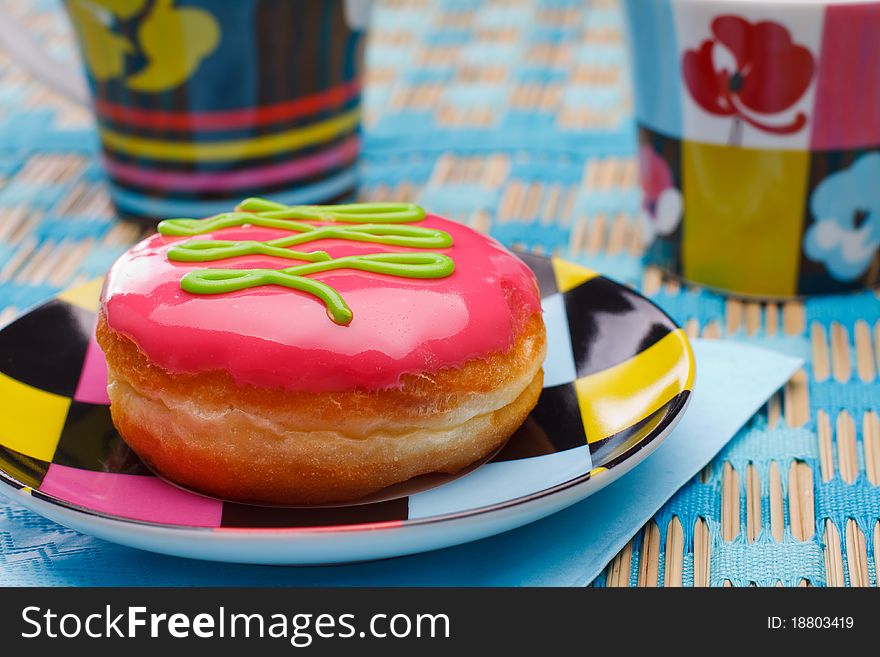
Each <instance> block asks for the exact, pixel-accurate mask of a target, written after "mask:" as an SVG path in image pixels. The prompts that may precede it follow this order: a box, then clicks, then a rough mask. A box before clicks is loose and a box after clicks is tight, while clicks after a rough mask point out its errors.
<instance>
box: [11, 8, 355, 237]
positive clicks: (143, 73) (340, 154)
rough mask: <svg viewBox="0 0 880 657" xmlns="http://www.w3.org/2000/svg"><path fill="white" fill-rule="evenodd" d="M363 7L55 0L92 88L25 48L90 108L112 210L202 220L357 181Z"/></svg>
mask: <svg viewBox="0 0 880 657" xmlns="http://www.w3.org/2000/svg"><path fill="white" fill-rule="evenodd" d="M369 4H370V2H369V0H296V1H278V0H65V2H64V6H65V8H66V9H67V14H68V16H69V18H70V22H71V24H72V27H73V30H74V33H75V35H76V40H77V44H78V46H79V51H80V54H81V56H82V60H83V64H84V68H85V71H86V77H87V80H88V89H89V91H90V93H88V92H86V93H80V92H79V91H78V89H77V88H76V78H77V77H78V76H77V75H76V72H75V71H68V70H66V69H64V68H63V67H62V66H61V64H59V63H52V62H51V61H49V59H50V58H47V57H45V56H43V57H42V59H41V53H39V52H36V50H37V49H36V48H34V47H30V48H29V49H28V48H25V51H26V52H25V54H24V56H23V57H22V59H24V60H26V62H25V63H27V62H28V61H30V62H31V63H33V62H36V63H37V64H35V65H32V68H33V69H38V70H37V71H36V72H37V73H38V74H41V76H42V77H44V78H46V79H47V80H48V81H49V82H50V83H53V82H54V83H55V87H56V88H58V89H60V90H62V91H67V92H68V94H69V95H71V96H73V97H83V100H84V102H88V103H90V104H91V106H92V107H93V109H94V113H95V117H96V119H97V123H98V130H99V135H100V139H101V146H102V154H103V163H104V167H105V170H106V172H107V176H108V179H109V182H110V189H111V195H112V198H113V201H114V203H115V205H116V208H117V209H118V211H119V213H120V214H121V215H123V216H127V217H134V218H139V219H147V220H157V219H162V218H166V217H178V216H185V217H202V216H206V215H210V214H214V213H217V212H221V211H226V210H229V209H230V207H231V205H232V204H233V203H234V202H235V201H236V200H240V199H242V198H245V197H248V196H266V197H269V198H272V199H275V200H278V201H281V202H284V203H290V204H312V203H327V202H333V201H337V200H344V199H347V198H349V197H350V196H351V195H352V194H353V192H354V189H355V186H356V182H357V174H356V162H357V158H358V152H359V146H360V138H359V128H360V95H361V72H362V68H363V66H362V60H363V43H362V42H363V28H364V27H365V26H364V23H365V22H366V16H367V13H368V11H369ZM4 22H7V26H6V28H7V29H6V30H4V32H6V33H7V36H8V33H9V32H10V31H11V30H10V29H9V27H10V26H9V24H8V21H5V20H4ZM12 39H13V41H15V40H16V37H15V35H12ZM7 40H9V39H8V38H7ZM13 45H15V43H13ZM19 45H20V44H19ZM19 52H21V48H19Z"/></svg>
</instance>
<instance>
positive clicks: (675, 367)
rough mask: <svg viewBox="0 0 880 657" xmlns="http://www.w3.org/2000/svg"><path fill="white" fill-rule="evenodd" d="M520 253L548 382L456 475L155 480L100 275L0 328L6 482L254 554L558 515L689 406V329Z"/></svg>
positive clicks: (58, 506)
mask: <svg viewBox="0 0 880 657" xmlns="http://www.w3.org/2000/svg"><path fill="white" fill-rule="evenodd" d="M523 258H524V259H525V260H526V261H527V262H528V264H529V265H530V266H531V267H532V269H533V270H534V271H535V273H536V275H537V278H538V282H539V284H540V287H541V295H542V303H543V308H544V317H545V320H546V324H547V332H548V355H547V359H546V361H545V363H544V370H545V381H544V389H543V392H542V394H541V398H540V400H539V402H538V405H537V406H536V408H535V409H534V410H533V411H532V413H531V415H530V416H529V418H528V419H527V421H526V422H525V424H524V425H523V426H522V427H521V428H520V429H519V430H518V431H517V433H516V434H514V436H513V437H512V438H511V439H510V441H509V442H508V443H507V445H506V446H505V447H504V448H503V449H502V450H501V451H499V452H498V453H497V454H495V455H494V456H493V457H492V458H491V459H490V460H489V461H488V462H487V463H485V464H483V465H481V466H480V467H478V468H475V469H472V470H470V471H468V472H467V473H466V474H464V475H462V476H458V477H452V478H434V479H430V478H429V479H427V480H424V481H422V482H421V485H418V486H409V487H408V488H404V489H401V492H399V494H390V495H388V494H386V495H382V496H379V497H376V498H372V499H370V500H366V501H362V502H361V503H358V504H350V505H345V506H335V507H312V508H280V507H260V506H252V505H246V504H238V503H234V502H230V501H224V500H218V499H214V498H209V497H205V496H202V495H198V494H196V493H193V492H190V491H186V490H182V489H180V488H177V487H175V486H173V485H171V484H169V483H167V482H165V481H164V480H162V479H160V478H158V477H156V476H155V475H154V474H153V473H151V472H150V471H149V470H148V469H147V468H146V467H145V466H144V465H143V464H142V463H141V462H140V460H139V459H138V458H137V456H135V455H134V454H133V453H132V452H131V451H130V450H129V449H128V447H127V446H126V445H125V443H123V442H122V440H121V439H120V437H119V435H118V434H117V433H116V430H115V429H114V427H113V424H112V422H111V420H110V412H109V406H108V404H109V402H108V400H107V397H106V366H105V363H104V359H103V354H102V353H101V351H100V349H99V348H98V347H97V345H96V343H95V341H94V338H93V333H94V327H95V321H96V312H97V309H98V296H99V293H100V287H101V281H100V280H96V281H93V282H92V283H90V284H88V285H85V286H83V287H80V288H76V289H73V290H69V291H67V292H64V293H62V294H60V295H59V296H58V297H56V298H55V299H53V300H51V301H49V302H48V303H46V304H44V305H42V306H40V307H38V308H36V309H34V310H32V311H31V312H30V313H28V314H26V315H24V316H23V317H21V318H20V319H18V320H17V321H15V322H13V323H12V324H10V325H9V326H7V327H6V328H5V329H3V330H2V332H0V491H2V492H4V493H6V494H7V495H9V496H11V497H14V498H15V499H17V500H18V501H19V502H21V503H22V504H24V505H25V506H28V507H29V508H31V509H33V510H34V511H36V512H38V513H41V514H42V515H45V516H46V517H48V518H50V519H53V520H56V521H57V522H60V523H62V524H65V525H67V526H69V527H72V528H74V529H77V530H79V531H82V532H85V533H89V534H93V535H95V536H98V537H100V538H105V539H108V540H113V541H116V542H119V543H123V544H126V545H131V546H134V547H140V548H145V549H149V550H154V551H157V552H165V553H169V554H176V555H182V556H189V557H198V558H205V559H216V560H225V561H239V562H252V563H334V562H347V561H355V560H363V559H372V558H380V557H389V556H396V555H402V554H410V553H414V552H419V551H423V550H429V549H435V548H440V547H445V546H449V545H454V544H458V543H462V542H466V541H469V540H474V539H478V538H483V537H486V536H490V535H492V534H495V533H498V532H501V531H506V530H508V529H512V528H514V527H517V526H521V525H523V524H526V523H528V522H531V521H534V520H537V519H539V518H541V517H544V516H546V515H549V514H550V513H553V512H555V511H558V510H560V509H562V508H564V507H566V506H568V505H570V504H573V503H574V502H577V501H579V500H581V499H583V498H585V497H587V496H588V495H591V494H592V493H594V492H596V491H597V490H599V488H601V487H603V486H605V485H606V484H608V483H610V482H611V481H613V480H614V479H616V478H617V477H619V476H620V475H622V474H623V473H625V472H626V471H627V470H629V469H630V468H632V467H633V466H634V465H636V464H637V463H638V462H640V461H641V460H642V459H643V458H645V456H647V455H648V454H649V453H650V452H651V451H652V450H653V449H654V448H656V446H657V445H658V444H659V443H660V441H661V440H662V439H663V438H664V437H665V436H666V434H667V433H668V432H669V431H670V430H671V428H672V427H673V426H674V425H675V424H676V422H677V421H678V420H679V419H680V417H681V414H682V412H683V411H684V409H685V407H686V405H687V401H688V398H689V395H690V392H691V390H692V387H693V377H694V363H693V356H692V353H691V349H690V345H689V344H688V341H687V338H686V337H685V335H684V333H683V331H682V330H681V329H680V328H679V327H678V326H677V325H676V324H675V323H674V322H673V321H672V320H671V319H670V318H669V317H668V316H667V315H666V314H664V313H663V312H662V311H661V310H660V309H659V308H657V307H656V306H655V305H654V304H652V303H651V302H650V301H648V300H646V299H645V298H644V297H642V296H640V295H639V294H638V293H636V292H634V291H633V290H631V289H630V288H628V287H625V286H622V285H620V284H618V283H615V282H613V281H611V280H608V279H606V278H603V277H601V276H599V275H597V274H596V273H594V272H592V271H590V270H588V269H585V268H583V267H580V266H577V265H573V264H571V263H568V262H566V261H563V260H560V259H556V258H553V259H549V258H544V257H540V256H533V255H524V256H523ZM634 494H637V491H634Z"/></svg>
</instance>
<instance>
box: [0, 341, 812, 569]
mask: <svg viewBox="0 0 880 657" xmlns="http://www.w3.org/2000/svg"><path fill="white" fill-rule="evenodd" d="M694 353H695V356H696V362H697V382H696V387H695V392H694V396H693V399H692V400H691V404H690V408H689V409H688V410H687V412H686V413H685V416H684V419H683V420H682V421H681V423H680V424H679V426H678V427H677V428H676V429H675V430H674V431H673V432H672V434H671V435H670V436H669V437H668V438H667V439H666V441H665V442H664V443H663V444H662V445H661V446H660V447H659V448H658V449H657V451H656V452H655V453H654V454H653V455H652V456H650V457H649V458H648V459H646V460H645V461H644V462H643V463H642V464H641V465H639V466H638V467H636V468H635V469H634V470H633V471H632V472H630V473H629V474H627V475H625V476H624V477H622V478H621V479H620V480H618V481H617V482H615V483H614V484H611V485H610V486H608V487H607V488H605V489H603V490H602V491H600V492H599V493H597V494H595V495H593V496H592V497H590V498H588V499H586V500H584V501H583V502H580V503H578V504H576V505H574V506H572V507H570V508H568V509H566V510H565V511H562V512H560V513H557V514H556V515H554V516H551V517H550V518H547V519H545V520H542V521H539V522H536V523H533V524H531V525H528V526H526V527H522V528H520V529H516V530H514V531H510V532H507V533H505V534H501V535H499V536H495V537H492V538H488V539H484V540H482V541H478V542H475V543H470V544H467V545H462V546H458V547H454V548H448V549H445V550H438V551H435V552H429V553H425V554H419V555H414V556H411V557H403V558H399V559H388V560H385V561H376V562H371V563H363V564H353V565H348V566H322V567H305V568H303V567H299V568H297V567H280V566H246V565H236V564H222V563H211V562H200V561H191V560H187V559H181V558H176V557H166V556H163V555H158V554H152V553H149V552H142V551H139V550H134V549H131V548H126V547H122V546H118V545H114V544H111V543H106V542H104V541H100V540H97V539H94V538H91V537H88V536H83V535H82V534H79V533H77V532H74V531H72V530H69V529H65V528H64V527H61V526H59V525H57V524H55V523H53V522H51V521H49V520H45V519H43V518H41V517H39V516H37V515H35V514H33V513H31V512H30V511H27V510H25V509H23V508H21V507H19V506H17V505H14V504H10V503H8V502H6V501H3V502H0V585H5V586H15V585H19V586H25V585H27V586H52V585H69V586H77V585H79V586H143V585H154V586H175V585H182V586H212V585H227V586H236V585H254V586H259V585H266V586H271V585H277V586H314V585H318V586H435V585H448V586H532V585H533V586H583V585H585V584H588V583H589V582H590V581H592V580H593V579H594V578H595V577H596V576H597V575H598V574H599V573H601V572H602V569H603V568H604V567H605V565H606V564H607V563H608V562H609V561H610V560H611V559H612V558H613V557H614V555H615V554H617V552H618V551H619V550H620V549H621V548H622V547H623V546H624V545H625V544H626V542H627V541H628V540H629V539H630V538H632V537H633V536H634V535H635V534H636V532H638V530H639V529H640V528H641V527H642V526H643V525H644V524H645V522H647V521H648V520H649V519H650V518H651V517H652V516H653V515H654V514H655V513H656V512H657V511H658V510H659V509H660V508H661V507H662V506H663V504H664V503H665V502H666V501H667V500H668V499H669V498H670V497H672V495H673V494H674V493H675V492H676V491H677V490H678V489H679V488H681V487H682V486H683V485H684V484H685V483H687V481H688V480H689V479H690V478H691V477H693V476H694V475H695V474H696V473H697V472H699V471H700V469H702V468H703V466H705V465H706V464H707V463H708V462H709V461H710V460H711V459H712V457H714V456H715V455H716V454H717V453H718V451H719V450H720V449H721V448H722V447H723V446H724V445H725V444H726V443H727V442H728V441H729V440H730V439H731V438H732V437H733V435H734V434H735V433H736V432H737V430H738V429H739V428H740V427H741V426H742V425H743V424H744V423H745V422H746V421H747V420H748V419H749V418H750V417H751V416H752V415H753V414H754V413H755V412H756V411H757V410H758V409H759V408H760V407H761V406H762V405H763V404H764V403H765V402H766V400H767V399H768V398H769V397H770V395H772V394H773V393H774V392H775V391H776V390H778V389H779V388H780V387H781V386H782V385H783V384H784V383H785V381H787V380H788V378H789V377H790V376H791V375H792V374H793V373H794V372H795V371H796V370H797V368H798V367H800V365H801V363H802V361H801V360H800V359H798V358H793V357H791V356H786V355H783V354H780V353H777V352H773V351H767V350H764V349H759V348H756V347H752V346H746V345H743V344H738V343H733V342H721V341H702V340H695V341H694Z"/></svg>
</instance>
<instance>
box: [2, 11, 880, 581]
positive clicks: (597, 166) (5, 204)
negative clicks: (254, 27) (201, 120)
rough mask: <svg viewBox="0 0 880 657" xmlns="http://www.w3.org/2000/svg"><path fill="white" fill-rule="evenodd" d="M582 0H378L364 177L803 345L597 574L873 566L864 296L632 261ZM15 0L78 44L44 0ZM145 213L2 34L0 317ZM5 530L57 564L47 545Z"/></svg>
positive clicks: (779, 345)
mask: <svg viewBox="0 0 880 657" xmlns="http://www.w3.org/2000/svg"><path fill="white" fill-rule="evenodd" d="M587 4H588V3H585V2H583V1H582V0H544V1H537V0H486V1H478V0H444V1H443V2H435V1H429V0H385V1H384V2H381V3H380V5H379V7H378V8H377V12H376V15H375V21H374V25H375V29H374V30H373V33H372V35H371V41H370V48H369V53H368V62H369V73H368V85H367V98H366V108H365V114H366V125H367V131H366V135H365V153H364V184H363V189H362V196H363V197H364V198H367V199H376V200H381V199H413V200H417V201H419V202H421V203H423V204H424V205H426V206H428V207H430V208H431V209H432V210H434V211H436V212H439V213H442V214H446V215H448V216H451V217H453V218H456V219H459V220H461V221H464V222H467V223H469V224H471V225H473V226H475V227H477V228H479V229H480V230H483V231H487V232H490V233H491V234H493V235H494V236H495V237H497V238H498V239H500V240H502V241H503V242H505V243H507V244H509V245H513V246H518V247H521V248H526V249H530V250H532V251H535V252H544V253H551V252H552V253H559V254H562V255H565V256H566V257H569V258H574V259H577V260H579V261H581V262H584V263H585V264H587V265H589V266H591V267H593V268H596V269H599V270H600V271H602V272H603V273H606V274H608V275H610V276H612V277H615V278H617V279H619V280H622V281H624V282H627V283H629V284H631V285H633V286H635V287H638V288H640V289H641V290H642V291H643V292H645V293H646V294H647V295H649V296H650V297H651V298H653V299H654V300H655V301H657V302H658V303H659V304H660V305H661V306H663V307H664V308H665V309H667V311H669V312H670V313H671V314H672V315H673V317H675V318H676V320H678V321H679V322H680V323H681V324H682V325H683V326H685V328H686V330H687V333H688V334H689V335H691V336H698V335H699V336H703V337H707V338H719V339H735V340H745V341H749V342H753V343H757V344H760V345H764V346H768V347H770V348H776V349H780V350H784V351H787V352H789V353H794V354H798V355H802V356H803V357H805V358H806V360H807V363H808V364H807V365H806V366H805V367H804V369H803V370H802V371H800V372H798V374H797V375H796V376H795V377H794V378H793V379H792V381H791V382H790V383H789V384H788V385H787V386H786V387H785V389H784V390H783V391H782V392H781V393H780V394H778V395H777V396H776V397H774V398H773V399H772V400H771V401H770V403H769V404H768V405H767V407H766V408H765V409H764V410H763V411H762V412H761V413H759V415H758V416H756V418H754V420H752V422H751V423H750V424H749V425H748V426H747V427H746V428H745V429H744V430H743V431H742V432H740V434H739V435H738V436H737V437H736V438H735V439H734V440H733V441H732V443H731V444H730V445H729V447H728V448H727V449H726V450H725V451H724V452H723V453H722V454H721V455H719V457H718V458H717V459H716V460H715V461H714V462H713V463H712V464H711V465H710V466H708V467H707V468H706V469H705V470H704V471H703V472H702V473H701V474H700V475H699V476H698V477H696V478H695V479H694V480H693V481H692V482H691V483H690V484H688V485H687V486H686V487H685V488H683V489H682V490H681V491H680V492H679V493H678V494H677V495H676V496H675V497H674V498H673V499H672V500H671V501H670V502H669V503H668V504H667V505H666V506H665V507H664V508H663V509H662V510H661V511H660V512H659V513H658V514H657V515H656V516H655V518H654V519H653V520H652V521H651V522H649V523H648V525H647V526H646V527H645V528H644V529H643V530H642V531H641V532H640V533H639V534H638V535H637V536H636V537H635V538H634V539H633V540H632V541H631V542H630V543H629V544H628V545H627V546H626V547H625V548H624V550H623V551H622V552H621V553H620V554H619V555H618V556H617V557H616V558H615V559H614V561H613V562H612V563H611V564H610V565H609V566H608V568H607V570H606V573H605V574H604V576H603V577H601V578H600V579H599V580H598V581H597V582H595V584H594V585H596V586H707V585H713V586H730V585H734V586H748V585H752V584H757V585H767V586H771V585H786V586H807V585H814V586H822V585H829V586H844V585H850V586H876V583H877V572H876V565H875V559H874V546H875V545H878V544H880V522H878V519H880V421H878V415H877V411H878V408H877V407H878V404H880V380H878V368H880V299H878V297H877V295H876V294H874V293H870V292H866V293H862V294H856V295H850V296H846V297H828V298H821V299H811V300H808V301H806V302H800V301H793V302H788V303H766V304H762V303H756V302H748V303H744V302H739V301H733V300H726V299H724V298H723V297H720V296H717V295H713V294H710V293H707V292H703V291H698V290H692V289H688V288H686V287H682V286H681V285H680V284H679V283H677V282H676V281H673V280H665V279H664V278H663V276H662V275H661V274H660V273H659V272H658V271H656V270H654V269H650V268H649V269H644V268H643V267H642V265H641V263H640V255H641V245H640V239H639V235H638V229H637V222H636V214H637V212H638V209H639V203H640V201H639V192H638V189H637V167H636V163H635V160H634V158H633V155H632V153H633V151H634V134H633V126H632V119H631V115H630V104H631V101H630V94H629V90H628V81H627V76H626V58H625V51H624V48H623V44H622V35H621V17H620V14H619V11H618V8H617V6H616V3H615V2H614V0H593V2H592V5H591V7H590V9H589V10H587V9H586V5H587ZM10 8H11V9H12V10H13V11H15V12H17V13H18V15H19V17H20V18H21V20H22V21H23V22H24V23H25V24H27V25H28V26H29V27H30V28H31V29H32V30H34V31H35V32H36V33H38V34H39V35H40V39H41V41H42V42H43V43H46V44H47V45H48V47H49V48H50V49H51V51H52V52H53V54H55V55H57V56H59V57H62V58H71V57H72V56H73V46H72V44H71V41H70V39H69V36H68V29H67V26H66V23H65V21H64V18H63V15H62V13H61V11H60V9H59V4H58V3H57V1H56V0H39V1H37V2H28V3H14V4H13V3H10ZM142 232H143V231H142V229H141V228H139V227H137V226H134V225H131V224H126V223H120V222H118V221H116V220H115V219H114V218H113V210H112V207H111V205H110V203H109V200H108V197H107V194H106V191H105V189H104V183H103V179H102V174H101V170H100V166H99V164H98V160H97V158H96V142H95V135H94V132H93V129H92V124H91V120H90V117H89V114H88V112H86V111H85V110H83V109H82V108H80V107H77V106H76V105H74V104H72V103H70V102H69V101H67V100H66V99H64V98H62V97H60V96H58V95H57V94H55V93H53V92H52V91H50V90H48V89H46V88H45V87H43V86H42V85H41V84H40V83H39V82H37V81H35V80H34V79H33V78H31V77H30V76H29V75H28V74H27V73H25V71H24V69H23V68H21V67H20V66H19V65H18V64H16V63H15V62H13V61H11V60H10V58H9V57H8V56H7V55H6V54H4V53H3V52H2V51H0V324H3V323H6V322H7V321H9V320H10V319H11V318H13V317H14V316H16V315H17V314H19V313H20V312H22V311H23V310H24V309H26V308H28V307H29V306H31V305H33V304H35V303H38V302H39V301H41V300H43V299H46V298H47V297H49V296H51V295H52V294H54V293H56V292H57V291H59V290H60V289H62V288H64V287H67V286H68V285H70V284H72V283H76V282H79V281H84V280H87V279H89V278H92V277H94V276H97V275H101V274H103V273H104V272H105V271H106V269H107V268H108V267H109V265H110V264H111V263H112V261H113V260H114V259H115V257H116V256H117V255H118V254H119V253H121V252H122V251H123V250H124V249H125V248H126V247H127V246H128V245H130V244H132V243H133V242H135V241H136V240H137V239H138V238H139V237H140V236H141V234H142ZM0 512H3V513H7V514H10V513H13V511H12V510H10V507H8V506H7V505H5V503H4V504H0ZM14 512H15V513H24V512H20V511H14ZM34 521H35V522H36V520H34ZM13 544H14V539H13V537H6V536H2V535H0V545H4V546H5V545H13ZM5 549H6V548H0V553H2V551H3V550H5ZM17 549H18V553H17V559H18V560H19V561H21V560H22V559H25V560H26V559H28V558H30V559H32V561H33V562H34V563H43V566H42V567H46V568H50V567H51V555H50V554H47V551H46V550H45V549H44V547H40V546H37V547H33V548H17ZM28 550H31V551H32V552H33V554H29V553H28ZM49 552H50V551H49ZM2 558H3V557H2V556H0V561H2Z"/></svg>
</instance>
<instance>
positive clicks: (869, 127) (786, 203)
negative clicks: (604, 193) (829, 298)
mask: <svg viewBox="0 0 880 657" xmlns="http://www.w3.org/2000/svg"><path fill="white" fill-rule="evenodd" d="M624 7H625V12H626V18H627V26H628V33H629V42H630V53H631V66H632V79H633V84H634V93H635V116H636V123H637V129H638V148H639V153H638V158H639V164H640V171H641V184H642V191H643V206H642V215H643V216H642V225H643V229H644V230H643V232H644V235H645V236H646V241H647V242H648V243H649V246H648V249H647V259H648V261H649V262H652V263H655V264H658V265H659V266H661V267H662V268H664V269H666V270H667V271H669V272H672V273H673V274H676V275H679V276H680V277H682V278H684V279H686V280H688V281H691V282H694V283H698V284H701V285H704V286H707V287H711V288H715V289H719V290H723V291H727V292H731V293H735V294H739V295H748V296H760V297H789V296H795V295H806V294H815V293H828V292H842V291H847V290H853V289H858V288H862V287H866V286H873V285H875V284H876V283H877V282H878V280H880V2H876V1H859V0H843V1H837V2H833V1H827V0H775V1H774V0H769V1H760V2H759V1H758V0H625V2H624Z"/></svg>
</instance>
